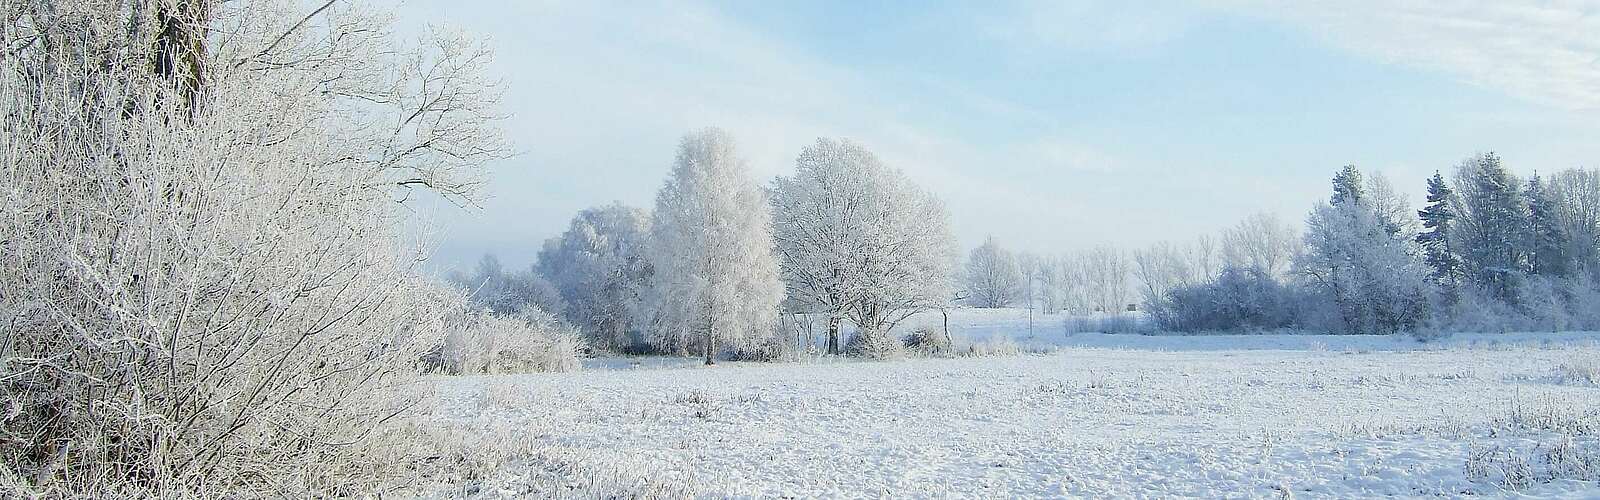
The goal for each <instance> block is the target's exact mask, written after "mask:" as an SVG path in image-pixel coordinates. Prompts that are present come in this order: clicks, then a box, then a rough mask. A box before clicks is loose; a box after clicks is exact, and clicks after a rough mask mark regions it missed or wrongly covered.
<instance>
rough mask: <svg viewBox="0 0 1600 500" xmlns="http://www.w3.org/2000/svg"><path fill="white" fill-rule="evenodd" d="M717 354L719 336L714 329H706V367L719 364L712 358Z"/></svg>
mask: <svg viewBox="0 0 1600 500" xmlns="http://www.w3.org/2000/svg"><path fill="white" fill-rule="evenodd" d="M716 352H717V334H716V331H715V330H714V329H712V328H707V329H706V366H711V365H714V364H717V363H716V361H714V360H712V359H711V357H712V355H713V354H714V353H716Z"/></svg>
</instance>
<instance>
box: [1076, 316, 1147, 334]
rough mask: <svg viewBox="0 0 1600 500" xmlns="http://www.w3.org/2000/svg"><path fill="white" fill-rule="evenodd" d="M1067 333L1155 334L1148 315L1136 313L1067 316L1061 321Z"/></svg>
mask: <svg viewBox="0 0 1600 500" xmlns="http://www.w3.org/2000/svg"><path fill="white" fill-rule="evenodd" d="M1062 324H1063V325H1064V326H1065V328H1066V331H1067V333H1140V334H1149V333H1155V327H1156V324H1155V322H1153V321H1151V320H1150V317H1149V315H1147V314H1144V313H1137V312H1122V313H1113V314H1090V315H1079V316H1069V317H1067V318H1066V319H1065V320H1063V321H1062Z"/></svg>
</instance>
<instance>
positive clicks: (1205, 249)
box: [1185, 234, 1222, 282]
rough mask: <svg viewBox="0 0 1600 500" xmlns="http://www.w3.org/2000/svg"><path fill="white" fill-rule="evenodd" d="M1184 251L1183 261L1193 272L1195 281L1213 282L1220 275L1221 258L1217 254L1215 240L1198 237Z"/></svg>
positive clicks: (1204, 236)
mask: <svg viewBox="0 0 1600 500" xmlns="http://www.w3.org/2000/svg"><path fill="white" fill-rule="evenodd" d="M1185 250H1186V251H1185V260H1186V261H1187V262H1188V266H1189V268H1190V269H1192V270H1193V271H1194V278H1195V280H1196V281H1198V282H1206V281H1211V280H1215V279H1217V276H1218V275H1219V274H1221V273H1222V258H1221V256H1219V255H1218V254H1217V240H1216V238H1213V237H1211V236H1210V235H1204V234H1203V235H1200V237H1198V238H1195V240H1194V241H1193V242H1191V243H1190V244H1189V246H1188V248H1186V249H1185Z"/></svg>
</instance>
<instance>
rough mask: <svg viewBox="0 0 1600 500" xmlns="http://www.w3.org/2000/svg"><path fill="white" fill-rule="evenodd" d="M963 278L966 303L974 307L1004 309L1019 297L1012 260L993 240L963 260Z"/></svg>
mask: <svg viewBox="0 0 1600 500" xmlns="http://www.w3.org/2000/svg"><path fill="white" fill-rule="evenodd" d="M965 278H966V279H965V280H964V281H963V282H964V283H965V285H966V289H967V294H966V295H967V302H968V303H970V304H972V305H973V306H974V307H985V308H998V307H1008V306H1010V305H1011V304H1015V303H1016V302H1017V298H1018V296H1019V295H1021V293H1022V272H1021V271H1019V270H1018V269H1017V259H1016V257H1015V256H1013V255H1012V254H1011V251H1010V250H1006V249H1005V248H1004V247H1001V246H1000V242H999V241H996V240H995V239H994V237H993V236H990V237H988V238H987V239H984V241H983V244H982V245H979V246H978V247H977V248H974V249H972V252H971V253H970V254H969V255H968V256H967V267H966V275H965Z"/></svg>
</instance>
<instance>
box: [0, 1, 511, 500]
mask: <svg viewBox="0 0 1600 500" xmlns="http://www.w3.org/2000/svg"><path fill="white" fill-rule="evenodd" d="M318 4H319V5H321V7H320V8H318V7H316V6H308V5H306V4H304V3H303V2H295V1H275V0H257V1H241V2H227V3H223V2H220V1H207V0H166V1H160V2H150V1H128V2H114V1H97V0H52V1H48V2H3V3H0V16H3V17H4V19H5V22H4V27H3V28H0V46H3V47H5V48H4V49H3V50H4V51H5V52H4V56H0V114H3V115H4V116H5V118H4V119H3V120H0V186H5V190H6V193H7V194H6V201H5V203H3V204H0V255H3V256H4V260H5V263H4V265H3V266H0V268H3V271H0V290H3V292H0V311H3V313H0V315H3V316H4V320H3V324H4V327H3V329H4V331H5V333H4V334H3V337H4V341H3V342H0V344H3V347H0V367H3V368H0V371H3V372H4V375H3V376H0V401H3V402H4V403H3V405H4V407H5V410H4V412H3V413H4V417H0V469H3V470H0V478H3V479H0V483H4V484H6V485H8V486H10V487H20V488H24V489H36V490H37V491H38V492H40V493H41V494H45V495H50V496H71V497H77V496H83V497H147V496H148V497H189V496H213V495H215V496H237V497H265V496H293V497H322V496H346V495H348V496H362V495H363V494H370V493H365V492H372V491H377V492H380V493H381V492H382V491H384V490H380V489H378V487H377V485H376V483H379V482H383V481H388V480H393V479H394V478H395V477H396V475H397V474H399V473H401V471H402V470H403V469H405V467H404V466H403V465H405V464H407V463H414V462H408V461H407V460H405V458H407V457H406V456H405V455H404V453H405V450H407V449H414V446H412V445H414V443H408V445H407V446H404V447H401V446H394V445H395V443H393V442H392V441H389V439H390V438H388V437H386V436H389V435H392V433H390V432H389V430H388V429H387V428H386V427H385V426H386V425H388V424H387V422H393V420H391V417H394V416H396V415H397V413H398V412H401V411H403V410H405V409H406V408H407V407H408V404H407V401H406V398H404V397H402V396H401V392H402V391H400V388H402V387H406V386H408V385H409V384H408V381H409V380H411V379H410V378H409V377H411V375H412V373H413V372H414V371H415V369H416V363H417V360H418V359H419V358H420V357H421V355H422V354H423V353H424V352H426V351H427V350H429V349H431V348H432V347H434V346H436V345H437V343H438V342H439V341H440V340H441V339H442V337H443V335H444V333H445V330H446V329H447V325H446V324H445V322H444V319H443V318H444V317H445V316H446V315H449V314H453V313H455V312H457V311H458V309H456V310H452V309H454V306H452V305H451V304H452V303H450V302H445V301H439V300H435V299H436V298H437V296H438V295H439V294H440V293H441V292H443V290H441V289H440V288H439V287H438V286H435V285H434V284H433V280H431V279H428V278H427V277H425V276H423V275H421V274H420V273H419V272H418V271H417V269H415V267H416V264H417V263H418V262H420V261H421V259H422V256H423V255H424V254H423V252H422V251H421V249H420V248H418V247H417V246H414V245H413V244H412V243H411V242H409V241H408V240H409V238H408V237H406V235H405V234H404V232H403V231H401V229H400V227H401V225H402V224H403V223H404V222H405V221H406V219H407V217H408V216H409V215H408V214H409V211H410V210H411V209H410V208H408V206H409V205H410V204H411V201H409V200H413V199H416V198H417V197H418V196H421V195H422V193H431V195H434V196H442V197H444V198H446V199H449V200H452V201H456V202H469V201H470V200H473V199H475V197H476V194H477V191H476V189H475V186H476V185H477V183H478V182H479V180H481V169H480V168H479V167H480V166H481V164H482V163H483V162H485V161H489V160H494V159H497V158H503V157H504V156H505V154H506V152H507V151H506V148H505V145H504V141H502V140H501V139H500V138H499V135H498V132H497V130H496V126H497V123H496V111H495V109H494V108H495V107H496V99H495V98H496V91H495V87H494V86H493V85H492V84H491V83H489V82H487V81H485V80H484V79H483V78H480V77H479V74H480V71H481V69H482V68H483V67H484V65H485V64H486V63H487V62H488V58H489V54H488V53H487V52H486V51H484V50H482V49H481V48H480V47H479V46H478V45H476V44H474V43H471V42H470V41H467V40H464V39H462V38H460V37H456V36H448V35H438V34H433V33H429V34H424V35H422V36H421V37H420V38H418V39H417V40H419V41H420V43H419V44H409V45H408V44H402V43H400V42H399V41H398V40H397V39H396V38H395V37H393V36H391V33H390V32H389V29H388V26H387V24H386V23H385V22H384V19H386V16H385V15H384V13H382V12H377V11H375V10H372V9H370V8H365V7H362V6H360V5H346V4H343V3H338V4H335V3H332V2H329V3H327V4H322V3H321V2H319V3H318ZM20 494H21V495H22V496H29V493H27V492H22V493H20Z"/></svg>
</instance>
